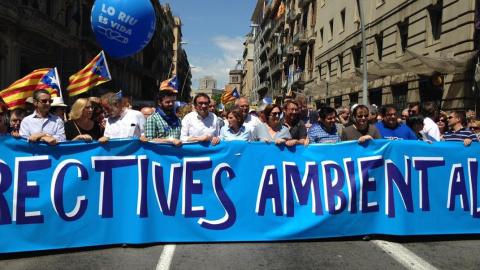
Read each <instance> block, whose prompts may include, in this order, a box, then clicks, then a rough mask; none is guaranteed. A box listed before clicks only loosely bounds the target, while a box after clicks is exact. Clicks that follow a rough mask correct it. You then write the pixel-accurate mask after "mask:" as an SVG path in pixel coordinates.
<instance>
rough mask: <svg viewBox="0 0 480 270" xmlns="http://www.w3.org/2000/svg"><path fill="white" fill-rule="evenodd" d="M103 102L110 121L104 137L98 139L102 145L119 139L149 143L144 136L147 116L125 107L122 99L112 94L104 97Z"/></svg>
mask: <svg viewBox="0 0 480 270" xmlns="http://www.w3.org/2000/svg"><path fill="white" fill-rule="evenodd" d="M101 102H102V108H103V110H104V111H105V113H106V114H107V116H108V119H107V123H106V126H105V132H104V134H103V137H101V138H100V139H98V141H99V142H100V143H107V142H108V140H109V139H119V138H140V141H141V142H147V141H148V139H147V138H146V137H145V136H143V129H144V125H145V116H143V114H142V113H141V112H139V111H135V110H130V109H128V108H127V107H125V106H123V104H122V98H121V97H119V96H118V95H117V94H115V93H112V92H110V93H107V94H105V95H103V96H102V101H101Z"/></svg>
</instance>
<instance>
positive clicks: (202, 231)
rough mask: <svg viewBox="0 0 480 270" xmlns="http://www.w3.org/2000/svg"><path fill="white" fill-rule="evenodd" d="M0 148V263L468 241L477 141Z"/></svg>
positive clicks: (478, 213)
mask: <svg viewBox="0 0 480 270" xmlns="http://www.w3.org/2000/svg"><path fill="white" fill-rule="evenodd" d="M0 145H1V146H0V147H1V149H0V234H1V235H2V237H1V238H0V252H2V253H5V252H18V251H33V250H44V249H59V248H69V247H85V246H96V245H108V244H120V243H129V244H140V243H153V242H196V241H199V242H207V241H274V240H294V239H312V238H325V237H338V236H354V235H366V234H389V235H428V234H465V233H480V219H479V218H480V208H479V205H478V197H479V195H478V190H479V188H478V185H477V183H478V156H479V153H480V151H479V150H480V144H478V143H473V144H472V145H471V146H470V147H464V146H463V145H462V144H461V143H455V142H438V143H434V144H433V145H430V144H428V143H425V142H416V141H385V140H374V141H370V142H368V143H367V144H365V145H359V144H358V143H357V142H343V143H337V144H323V145H309V146H308V147H306V148H305V147H304V146H297V147H284V146H275V145H267V144H265V143H264V142H251V143H247V142H221V143H220V144H219V145H217V146H211V145H208V144H188V145H184V146H182V147H180V148H176V147H174V146H172V145H168V144H157V143H145V144H142V143H140V141H138V140H112V141H110V142H109V143H108V144H106V145H100V144H98V143H90V144H86V143H83V142H66V143H61V144H60V145H58V146H47V145H45V144H42V143H40V144H37V143H28V142H26V141H25V140H17V139H14V138H12V137H9V136H0Z"/></svg>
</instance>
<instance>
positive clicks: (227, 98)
mask: <svg viewBox="0 0 480 270" xmlns="http://www.w3.org/2000/svg"><path fill="white" fill-rule="evenodd" d="M239 98H240V95H239V94H238V92H237V87H236V86H235V88H233V89H232V90H230V91H227V92H225V93H224V94H223V95H222V98H221V102H222V104H224V105H227V104H228V103H230V102H233V101H235V100H237V99H239Z"/></svg>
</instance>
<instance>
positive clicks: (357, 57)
mask: <svg viewBox="0 0 480 270" xmlns="http://www.w3.org/2000/svg"><path fill="white" fill-rule="evenodd" d="M352 63H353V67H354V68H359V67H360V65H361V64H362V46H356V47H354V48H352Z"/></svg>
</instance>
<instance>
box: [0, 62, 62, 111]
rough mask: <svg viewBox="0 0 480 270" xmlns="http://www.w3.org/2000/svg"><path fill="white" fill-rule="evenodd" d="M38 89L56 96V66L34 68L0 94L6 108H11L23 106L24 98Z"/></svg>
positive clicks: (58, 83) (58, 86)
mask: <svg viewBox="0 0 480 270" xmlns="http://www.w3.org/2000/svg"><path fill="white" fill-rule="evenodd" d="M39 89H45V90H47V91H49V92H50V94H51V95H52V97H58V95H59V92H60V82H59V80H58V75H57V69H56V68H42V69H37V70H34V71H33V72H32V73H30V74H28V75H27V76H25V77H23V78H21V79H20V80H17V81H15V82H14V83H13V84H12V85H10V86H9V87H7V88H6V89H4V90H2V91H1V92H0V96H1V97H2V98H3V100H4V101H5V103H6V104H7V106H8V108H9V109H10V110H13V109H15V108H24V107H25V100H26V99H27V98H29V97H31V96H33V92H35V90H39Z"/></svg>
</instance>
